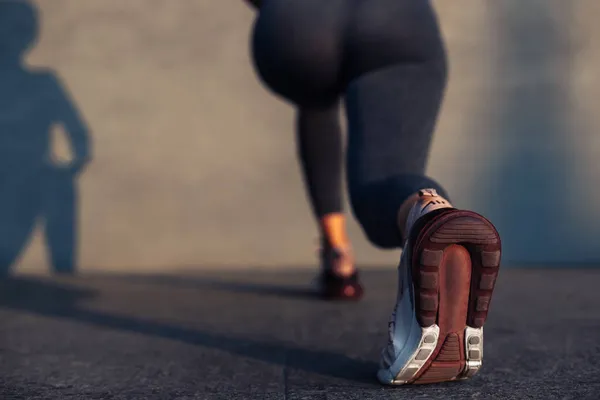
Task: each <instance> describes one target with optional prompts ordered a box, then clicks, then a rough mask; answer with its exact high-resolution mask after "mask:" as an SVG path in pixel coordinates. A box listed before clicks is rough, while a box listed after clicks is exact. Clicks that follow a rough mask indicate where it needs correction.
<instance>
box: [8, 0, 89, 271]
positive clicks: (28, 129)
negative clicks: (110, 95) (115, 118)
mask: <svg viewBox="0 0 600 400" xmlns="http://www.w3.org/2000/svg"><path fill="white" fill-rule="evenodd" d="M38 29H39V25H38V13H37V10H36V8H35V7H34V6H33V5H32V4H30V3H29V2H26V1H18V2H17V1H6V0H1V1H0V276H5V275H8V274H9V273H10V269H11V267H12V266H13V264H14V263H15V262H16V260H17V259H18V257H19V255H20V254H21V253H22V252H23V249H24V248H25V246H26V244H27V241H28V239H29V238H30V237H31V234H32V231H33V229H34V227H35V225H36V222H37V220H38V219H39V218H43V219H44V221H45V224H44V228H45V229H44V230H45V237H46V246H47V248H48V253H49V261H50V265H51V267H52V270H53V271H54V272H57V273H73V272H75V269H76V265H75V264H76V258H77V254H76V253H77V252H76V250H77V236H78V232H77V207H78V191H77V177H78V176H79V174H80V173H81V172H82V170H83V168H84V167H85V166H86V165H87V163H88V161H89V160H90V148H89V147H90V143H89V142H90V139H89V135H88V128H87V127H86V124H85V123H84V122H83V120H82V118H81V116H80V114H79V112H78V110H77V108H76V107H75V105H74V103H73V101H72V100H71V97H70V95H69V92H68V90H67V89H66V88H65V87H64V85H63V84H62V83H61V81H60V79H59V78H58V76H57V75H56V73H54V72H53V71H51V70H49V69H38V68H31V67H29V66H27V65H26V64H25V61H24V56H25V54H26V53H27V50H28V49H30V48H31V47H32V46H33V45H34V44H35V43H36V40H37V35H38ZM55 128H62V129H63V131H64V132H65V133H66V135H67V136H68V137H69V141H70V145H71V154H72V157H71V161H68V162H64V163H59V162H57V161H56V160H55V159H53V154H52V149H51V147H52V146H51V144H52V141H51V134H52V132H53V129H55Z"/></svg>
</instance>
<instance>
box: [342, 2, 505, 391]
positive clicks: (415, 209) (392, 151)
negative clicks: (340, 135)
mask: <svg viewBox="0 0 600 400" xmlns="http://www.w3.org/2000/svg"><path fill="white" fill-rule="evenodd" d="M355 4H356V5H357V8H356V9H355V10H354V14H353V19H352V24H351V25H350V26H349V29H348V36H347V38H346V39H347V43H346V49H347V51H348V53H347V58H346V61H347V64H346V65H345V69H346V70H347V71H348V82H349V83H348V85H347V88H346V109H347V113H348V123H349V148H348V177H349V187H350V194H351V201H352V205H353V208H354V211H355V214H356V216H357V218H358V220H359V221H360V223H361V225H362V227H363V229H364V230H365V232H366V234H367V236H368V237H369V238H370V239H371V241H372V242H373V243H375V244H376V245H378V246H380V247H388V248H394V247H400V246H402V245H403V244H404V247H405V248H404V251H403V252H402V258H401V260H400V267H399V273H400V279H399V290H398V296H397V300H396V307H395V309H394V313H393V314H392V317H391V319H390V324H389V340H388V345H387V346H386V348H385V349H384V351H383V353H382V360H381V365H380V371H379V373H378V377H379V379H380V381H381V382H384V383H386V384H396V385H399V384H406V383H433V382H441V381H449V380H455V379H462V378H467V377H469V376H472V375H473V374H475V373H476V372H477V371H478V369H479V367H480V366H481V355H482V343H483V339H482V335H483V331H482V327H483V324H484V322H485V319H486V317H487V312H488V308H489V303H490V299H491V295H492V291H493V289H494V283H495V280H496V276H497V272H498V267H499V260H500V238H499V236H498V233H497V232H496V230H495V228H494V226H493V225H492V224H491V223H490V222H489V221H487V220H486V219H485V218H483V217H482V216H480V215H478V214H476V213H473V212H471V211H461V210H456V209H454V208H453V207H452V206H451V205H450V203H449V202H448V200H447V199H446V198H447V196H446V195H445V192H444V190H443V189H442V188H441V186H440V185H439V184H438V183H436V182H435V181H433V180H432V179H431V178H428V177H427V176H426V175H425V166H426V161H427V156H428V152H429V145H430V142H431V138H432V133H433V130H434V127H435V123H436V120H437V116H438V112H439V109H440V105H441V102H442V97H443V92H444V87H445V84H446V58H445V54H444V47H443V45H442V40H441V37H440V32H439V30H438V26H437V21H436V19H435V15H434V13H433V10H432V9H431V7H430V4H429V3H428V1H427V0H373V1H368V2H359V1H357V2H355ZM404 240H406V241H404Z"/></svg>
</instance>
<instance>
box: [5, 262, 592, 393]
mask: <svg viewBox="0 0 600 400" xmlns="http://www.w3.org/2000/svg"><path fill="white" fill-rule="evenodd" d="M312 278H313V275H312V274H311V271H309V270H306V269H303V270H302V269H298V270H294V269H289V268H281V269H280V270H272V269H271V270H256V271H244V272H236V271H231V270H228V271H223V272H202V273H194V274H191V273H185V274H184V273H182V274H179V275H176V274H171V275H164V276H159V275H152V276H150V275H130V276H127V275H81V276H77V277H47V276H16V277H13V278H11V279H7V280H3V281H0V399H226V400H236V399H244V400H246V399H250V400H253V399H268V400H271V399H277V400H300V399H303V400H304V399H328V400H337V399H340V400H342V399H343V400H352V399H360V400H368V399H420V398H423V399H470V398H473V399H598V398H600V290H599V288H600V269H597V270H594V269H529V270H521V269H519V270H518V269H509V268H505V269H503V270H501V273H500V278H499V281H498V284H497V289H496V292H495V294H494V298H493V300H492V305H491V313H490V317H489V319H488V323H487V324H486V327H485V348H484V366H483V368H482V370H481V372H480V373H479V374H478V375H477V376H476V377H475V378H473V379H471V380H469V381H463V382H454V383H446V384H438V385H429V386H407V387H397V388H384V387H382V386H380V385H379V384H378V383H377V381H376V378H375V374H376V370H377V362H378V359H379V352H380V349H381V347H382V345H383V344H384V343H385V335H386V329H387V320H388V317H389V313H390V312H391V310H392V308H393V301H394V297H395V290H396V272H395V269H394V268H391V269H378V270H374V269H370V270H366V271H365V272H364V278H365V284H366V290H367V292H366V297H365V298H364V300H363V301H362V302H360V303H325V302H322V301H320V300H318V299H317V298H316V297H315V295H314V292H313V291H312V289H311V279H312Z"/></svg>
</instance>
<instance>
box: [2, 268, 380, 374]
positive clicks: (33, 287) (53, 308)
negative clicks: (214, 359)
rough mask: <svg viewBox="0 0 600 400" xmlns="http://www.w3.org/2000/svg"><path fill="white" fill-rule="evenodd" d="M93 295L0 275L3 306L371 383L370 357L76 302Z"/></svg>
mask: <svg viewBox="0 0 600 400" xmlns="http://www.w3.org/2000/svg"><path fill="white" fill-rule="evenodd" d="M99 295H100V293H99V292H97V291H95V290H92V289H81V288H77V287H74V286H71V285H66V284H59V283H56V282H52V281H49V280H42V279H37V278H25V277H9V278H8V279H5V280H3V281H0V307H3V308H9V309H12V310H17V311H25V312H28V313H34V314H37V315H42V316H46V317H54V318H65V319H69V320H73V321H77V322H80V323H86V324H89V325H92V326H97V327H101V328H110V329H116V330H121V331H127V332H133V333H138V334H143V335H148V336H153V337H158V338H165V339H170V340H176V341H180V342H183V343H186V344H191V345H196V346H205V347H209V348H213V349H218V350H222V351H226V352H229V353H231V354H235V355H239V356H242V357H249V358H253V359H256V360H260V361H264V362H268V363H273V364H277V365H281V366H285V367H291V368H296V369H299V370H303V371H307V372H312V373H317V374H322V375H326V376H330V377H335V378H341V379H346V380H350V381H354V382H357V383H364V384H373V383H375V378H374V371H376V369H377V364H376V363H374V362H369V361H365V360H359V359H354V358H350V357H348V356H346V355H343V354H339V353H333V352H329V351H320V350H313V349H306V348H300V347H297V346H296V345H294V344H293V343H288V342H285V341H271V340H269V341H260V340H254V339H248V338H244V337H235V336H229V335H227V334H223V333H220V332H214V333H213V332H206V331H201V330H197V329H192V328H186V327H178V326H175V325H171V324H168V323H163V322H156V321H151V320H148V319H142V318H135V317H125V316H118V315H111V314H109V313H107V312H99V311H92V310H86V309H85V308H83V307H81V306H80V303H81V302H82V301H84V300H86V301H87V300H91V299H93V298H95V297H97V296H99ZM243 310H244V309H240V308H238V307H232V308H231V309H229V310H220V312H223V313H236V312H246V311H243Z"/></svg>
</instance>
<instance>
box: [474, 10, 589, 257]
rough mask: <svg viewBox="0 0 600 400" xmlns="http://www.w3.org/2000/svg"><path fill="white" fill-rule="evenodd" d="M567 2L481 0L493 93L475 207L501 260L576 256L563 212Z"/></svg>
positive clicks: (567, 158)
mask: <svg viewBox="0 0 600 400" xmlns="http://www.w3.org/2000/svg"><path fill="white" fill-rule="evenodd" d="M571 3H572V2H568V1H547V0H535V1H530V2H523V1H520V0H507V1H494V2H490V5H489V18H490V20H492V21H493V28H492V33H493V34H494V36H495V40H496V43H495V47H496V48H495V49H494V50H495V51H494V56H493V57H494V59H493V65H494V68H493V70H492V71H491V79H492V82H491V84H492V85H493V86H494V88H495V90H496V96H497V97H496V99H492V101H491V105H490V106H489V107H490V108H491V109H492V110H493V112H492V115H491V117H490V118H489V125H488V126H489V129H490V131H491V133H490V134H491V138H492V139H491V142H492V148H490V150H489V153H490V154H491V157H492V159H491V160H490V161H491V162H490V163H488V164H487V165H486V166H484V167H483V168H482V171H481V172H482V173H483V174H484V176H485V181H486V182H487V183H486V185H488V187H489V191H488V193H486V195H485V198H484V199H482V200H483V202H482V204H481V205H478V206H477V208H478V209H482V210H485V209H487V211H485V214H487V215H488V216H489V217H490V219H491V220H492V221H494V223H495V224H496V226H497V228H498V230H499V232H500V234H501V235H502V237H503V248H504V255H505V256H504V257H503V258H504V259H505V260H506V261H508V262H517V263H530V262H534V261H535V262H537V263H553V262H556V263H559V262H565V261H567V262H582V261H584V260H574V259H573V253H574V250H575V249H576V248H578V247H579V243H578V239H577V235H581V233H580V232H579V231H578V229H577V226H573V225H575V224H574V222H573V219H572V218H570V217H569V215H568V212H569V210H573V208H572V207H570V204H569V200H570V198H571V197H572V196H571V193H572V190H571V186H570V182H571V180H572V176H573V174H572V168H571V166H572V165H573V163H574V162H577V161H576V159H574V157H573V148H572V143H571V140H573V139H574V135H576V134H577V133H576V132H575V133H572V132H570V125H571V119H572V118H573V112H574V110H573V109H572V106H571V104H570V102H569V96H570V81H569V80H570V75H571V73H572V67H571V65H570V62H571V61H570V60H572V55H573V54H572V53H573V51H574V50H573V48H572V47H573V46H572V43H571V40H570V37H569V30H568V29H567V27H568V25H569V20H570V16H571V13H572V10H571V8H572V4H571ZM486 107H487V106H486ZM496 157H497V158H496ZM574 211H577V210H574Z"/></svg>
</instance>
